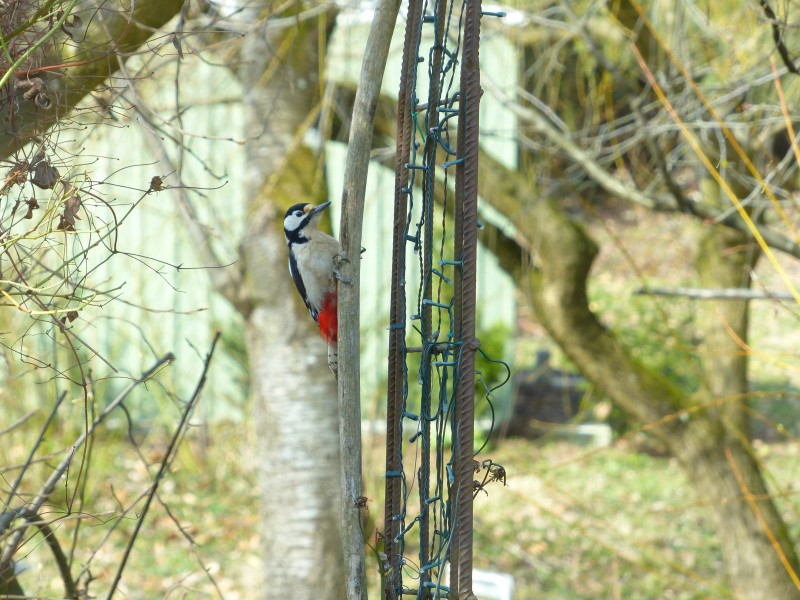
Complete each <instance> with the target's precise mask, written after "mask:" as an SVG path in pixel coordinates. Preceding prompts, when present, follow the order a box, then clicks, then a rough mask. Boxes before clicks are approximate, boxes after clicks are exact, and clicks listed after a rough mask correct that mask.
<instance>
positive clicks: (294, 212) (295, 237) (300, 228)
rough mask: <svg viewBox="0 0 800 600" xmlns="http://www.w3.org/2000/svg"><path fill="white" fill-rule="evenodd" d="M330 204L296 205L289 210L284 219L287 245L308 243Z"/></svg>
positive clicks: (284, 233)
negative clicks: (310, 235)
mask: <svg viewBox="0 0 800 600" xmlns="http://www.w3.org/2000/svg"><path fill="white" fill-rule="evenodd" d="M330 204H331V203H330V202H324V203H323V204H319V205H317V206H314V205H313V204H295V205H294V206H292V207H291V208H290V209H289V210H287V211H286V215H285V216H284V217H283V235H284V237H285V238H286V243H287V244H288V245H289V246H290V247H291V246H292V244H302V243H303V242H307V241H308V240H309V234H310V233H311V231H315V230H316V229H317V224H318V223H319V219H320V217H321V216H322V212H323V211H324V210H325V209H326V208H328V206H330Z"/></svg>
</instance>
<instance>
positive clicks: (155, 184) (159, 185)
mask: <svg viewBox="0 0 800 600" xmlns="http://www.w3.org/2000/svg"><path fill="white" fill-rule="evenodd" d="M163 189H164V180H163V179H161V177H159V176H158V175H155V176H154V177H153V178H152V179H151V180H150V188H149V189H148V190H147V191H148V192H160V191H162V190H163Z"/></svg>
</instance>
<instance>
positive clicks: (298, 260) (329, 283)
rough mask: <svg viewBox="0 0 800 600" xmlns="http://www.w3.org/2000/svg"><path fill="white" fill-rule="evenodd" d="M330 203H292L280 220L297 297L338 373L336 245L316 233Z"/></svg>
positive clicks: (326, 237)
mask: <svg viewBox="0 0 800 600" xmlns="http://www.w3.org/2000/svg"><path fill="white" fill-rule="evenodd" d="M330 204H331V203H330V202H325V203H324V204H320V205H318V206H314V205H313V204H295V205H294V206H292V207H291V208H290V209H289V210H287V211H286V215H285V216H284V217H283V235H284V237H285V238H286V244H287V245H288V246H289V272H290V273H291V274H292V279H293V280H294V284H295V286H296V287H297V291H298V292H300V297H301V298H302V299H303V302H304V303H305V305H306V308H308V312H309V313H311V318H312V319H314V322H315V323H316V324H317V325H318V326H319V332H320V335H321V336H322V339H324V340H325V341H326V342H327V344H328V366H329V367H330V369H331V371H332V372H333V374H334V376H336V374H337V366H338V352H337V348H336V342H337V339H338V318H337V313H336V311H337V296H338V285H337V279H336V259H337V257H338V256H339V254H340V246H339V242H338V241H337V240H336V239H335V238H333V237H331V236H329V235H328V234H327V233H323V232H322V231H320V230H319V227H318V225H319V219H320V217H321V216H322V211H324V210H325V209H326V208H328V206H330Z"/></svg>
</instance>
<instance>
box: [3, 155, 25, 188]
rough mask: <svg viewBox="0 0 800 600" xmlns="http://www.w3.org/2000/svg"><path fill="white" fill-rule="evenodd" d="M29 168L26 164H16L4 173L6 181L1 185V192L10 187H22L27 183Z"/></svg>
mask: <svg viewBox="0 0 800 600" xmlns="http://www.w3.org/2000/svg"><path fill="white" fill-rule="evenodd" d="M29 168H30V166H29V165H28V163H27V162H25V161H23V162H18V163H16V164H15V165H14V166H13V167H11V168H10V169H9V170H8V173H6V180H5V182H4V183H3V190H5V189H6V188H9V187H11V186H12V185H22V184H23V183H25V182H26V181H28V169H29Z"/></svg>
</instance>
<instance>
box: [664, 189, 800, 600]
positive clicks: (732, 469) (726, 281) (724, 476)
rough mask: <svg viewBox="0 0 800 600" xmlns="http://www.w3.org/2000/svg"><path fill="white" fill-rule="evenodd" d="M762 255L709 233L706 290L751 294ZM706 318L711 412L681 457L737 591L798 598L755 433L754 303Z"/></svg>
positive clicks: (736, 237)
mask: <svg viewBox="0 0 800 600" xmlns="http://www.w3.org/2000/svg"><path fill="white" fill-rule="evenodd" d="M703 185H704V192H705V195H706V196H707V197H708V198H709V199H711V198H712V197H713V195H714V193H715V192H716V191H717V190H718V188H717V187H716V183H715V182H713V181H712V180H711V179H710V178H707V179H705V180H704V182H703ZM759 252H760V251H759V249H758V246H757V245H756V244H754V243H753V242H752V240H750V239H748V236H746V235H744V234H743V233H741V232H738V231H734V230H731V229H727V228H725V227H723V226H721V225H711V226H704V227H702V229H701V231H700V240H699V245H698V252H697V256H696V259H695V262H696V266H697V271H698V273H699V275H700V282H701V285H702V286H706V287H718V288H727V287H749V286H750V281H751V279H750V272H751V270H752V268H753V267H754V266H755V263H756V261H757V259H758V256H759ZM698 312H699V319H698V322H699V327H700V335H701V338H702V350H701V364H702V372H703V380H704V381H703V383H704V390H703V393H702V394H701V398H703V399H704V400H705V401H706V402H708V404H709V405H710V408H709V409H708V410H707V411H704V412H703V413H699V414H698V417H695V418H693V419H692V420H691V421H690V423H689V426H688V427H687V428H686V432H685V435H684V436H683V437H682V442H683V443H682V444H680V445H675V447H674V448H673V452H674V453H675V454H676V456H678V458H679V459H680V460H681V462H682V463H683V464H684V465H685V466H686V469H687V472H688V473H689V476H690V477H691V479H692V482H693V483H694V485H695V488H696V490H697V493H698V496H700V497H701V498H703V499H704V500H707V501H708V500H710V501H712V502H713V506H714V507H715V510H714V516H715V518H716V521H717V530H718V532H719V539H720V544H721V545H722V554H723V557H724V562H725V572H726V575H727V579H728V581H729V582H730V584H731V586H732V587H733V590H734V592H735V593H736V594H737V595H739V596H742V597H744V598H787V599H788V598H798V597H800V593H799V592H798V587H797V585H796V581H793V580H792V579H791V578H790V577H787V575H788V574H789V571H788V570H787V568H788V569H791V570H793V572H794V573H797V572H798V561H797V555H796V554H795V551H794V546H793V545H792V543H791V540H790V538H789V535H788V531H787V529H786V525H785V524H784V522H783V520H782V518H781V516H780V514H779V513H778V511H777V508H776V507H775V504H774V503H773V502H772V499H771V498H770V496H769V490H767V488H766V485H765V483H764V480H763V478H762V476H761V472H760V467H759V464H758V461H757V460H756V458H755V456H754V454H753V449H752V447H751V445H750V443H749V437H748V433H747V430H748V422H747V412H746V411H745V410H744V403H745V402H746V399H747V394H748V391H749V388H748V377H747V364H748V353H747V351H746V349H745V345H746V344H747V334H748V325H749V302H748V301H747V300H735V301H724V300H716V301H710V302H703V303H702V304H701V305H700V307H699V308H698ZM737 338H738V339H737ZM699 417H702V418H699ZM697 457H702V460H698V458H697ZM748 495H751V496H752V501H751V503H748V502H747V499H746V498H747V496H748ZM757 513H758V514H757ZM759 515H760V516H759ZM767 530H768V531H769V532H770V534H771V536H772V539H770V534H768V533H767ZM742 549H747V550H746V551H744V552H743V551H742ZM754 557H760V558H759V559H757V560H754Z"/></svg>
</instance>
